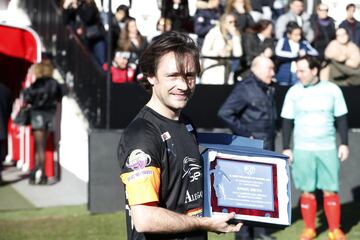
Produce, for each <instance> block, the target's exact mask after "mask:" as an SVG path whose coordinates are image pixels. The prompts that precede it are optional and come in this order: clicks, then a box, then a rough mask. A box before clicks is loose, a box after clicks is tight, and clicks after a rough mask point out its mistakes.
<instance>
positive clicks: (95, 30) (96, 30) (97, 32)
mask: <svg viewBox="0 0 360 240" xmlns="http://www.w3.org/2000/svg"><path fill="white" fill-rule="evenodd" d="M103 35H104V28H103V26H102V25H101V24H100V23H97V24H94V25H90V26H86V27H85V36H86V38H87V39H90V40H93V39H98V38H101V37H103Z"/></svg>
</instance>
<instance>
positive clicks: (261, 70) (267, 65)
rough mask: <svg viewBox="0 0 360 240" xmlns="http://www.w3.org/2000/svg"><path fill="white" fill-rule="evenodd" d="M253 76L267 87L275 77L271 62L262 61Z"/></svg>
mask: <svg viewBox="0 0 360 240" xmlns="http://www.w3.org/2000/svg"><path fill="white" fill-rule="evenodd" d="M255 75H256V77H257V78H258V79H260V80H261V81H262V82H264V83H266V84H268V85H269V84H270V83H271V82H272V79H273V77H274V75H275V72H274V64H273V63H272V61H271V60H269V61H264V62H263V63H262V64H261V65H259V66H258V70H257V71H256V73H255Z"/></svg>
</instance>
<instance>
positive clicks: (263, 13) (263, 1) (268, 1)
mask: <svg viewBox="0 0 360 240" xmlns="http://www.w3.org/2000/svg"><path fill="white" fill-rule="evenodd" d="M250 2H251V8H252V11H251V12H250V14H251V16H252V18H253V19H254V21H255V22H258V21H260V20H261V19H266V20H271V19H272V11H271V7H272V3H273V2H274V1H273V0H251V1H250Z"/></svg>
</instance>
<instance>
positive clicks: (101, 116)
mask: <svg viewBox="0 0 360 240" xmlns="http://www.w3.org/2000/svg"><path fill="white" fill-rule="evenodd" d="M21 7H22V8H24V10H25V11H26V12H27V13H28V15H29V17H30V19H31V22H32V27H33V28H34V30H35V31H37V32H38V34H39V35H40V38H41V40H42V42H43V44H44V47H45V49H46V52H49V53H51V55H52V56H53V57H54V60H55V61H54V62H55V64H56V65H57V66H58V69H59V70H60V71H61V73H62V74H63V76H64V77H65V79H66V82H67V84H68V85H69V87H70V88H71V89H72V90H73V91H72V92H73V93H74V96H75V98H76V99H77V102H78V103H79V105H80V107H81V109H82V111H83V113H84V114H85V116H86V117H87V119H88V121H89V123H90V127H92V128H104V127H105V121H106V120H105V117H106V113H105V110H106V74H105V73H104V72H103V70H102V69H101V67H100V66H99V64H98V63H97V62H96V60H95V59H94V57H93V56H92V55H91V54H90V53H89V51H88V50H87V49H86V47H85V46H84V45H83V44H82V42H81V40H80V39H79V38H78V37H77V35H76V34H75V33H74V32H73V31H72V29H71V28H69V27H67V26H66V25H65V24H64V21H63V15H62V8H61V7H60V6H59V1H56V0H36V1H34V0H22V2H21Z"/></svg>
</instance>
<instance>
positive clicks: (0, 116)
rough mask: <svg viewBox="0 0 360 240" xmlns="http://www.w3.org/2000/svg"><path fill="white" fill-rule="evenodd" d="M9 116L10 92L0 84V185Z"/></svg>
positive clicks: (0, 183)
mask: <svg viewBox="0 0 360 240" xmlns="http://www.w3.org/2000/svg"><path fill="white" fill-rule="evenodd" d="M10 114H11V94H10V90H9V89H8V88H7V87H6V86H5V85H4V84H2V83H0V185H2V183H3V179H2V175H1V173H2V171H3V162H4V160H5V155H6V140H7V137H8V134H7V126H8V121H9V118H10Z"/></svg>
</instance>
